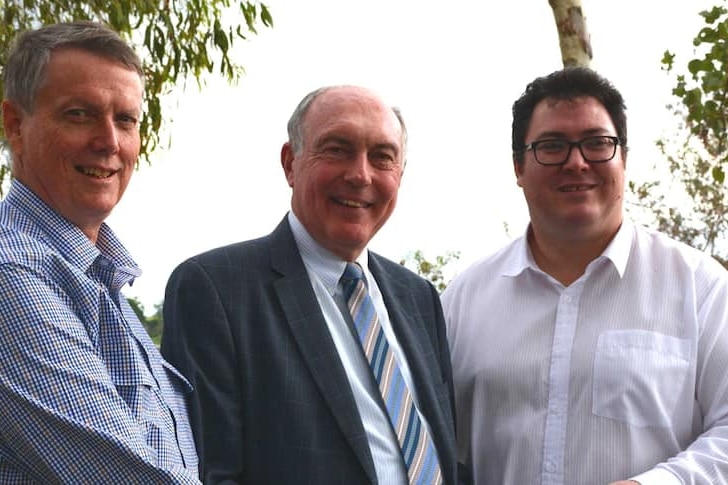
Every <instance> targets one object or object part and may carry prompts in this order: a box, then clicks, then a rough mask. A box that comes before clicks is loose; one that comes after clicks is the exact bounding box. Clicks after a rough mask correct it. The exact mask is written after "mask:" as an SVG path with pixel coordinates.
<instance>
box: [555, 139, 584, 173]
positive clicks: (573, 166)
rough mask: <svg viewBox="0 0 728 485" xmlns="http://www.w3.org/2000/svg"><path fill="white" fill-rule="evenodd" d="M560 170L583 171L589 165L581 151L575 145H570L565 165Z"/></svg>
mask: <svg viewBox="0 0 728 485" xmlns="http://www.w3.org/2000/svg"><path fill="white" fill-rule="evenodd" d="M562 168H563V169H565V170H574V171H583V170H587V169H588V168H589V163H588V162H587V161H586V160H584V155H582V154H581V149H580V148H579V147H578V146H577V145H572V146H571V151H570V152H569V156H568V157H567V158H566V163H565V164H564V165H563V166H562Z"/></svg>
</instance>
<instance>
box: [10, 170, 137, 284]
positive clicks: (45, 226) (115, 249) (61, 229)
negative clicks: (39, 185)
mask: <svg viewBox="0 0 728 485" xmlns="http://www.w3.org/2000/svg"><path fill="white" fill-rule="evenodd" d="M4 203H5V204H8V206H10V207H12V208H14V209H15V210H17V211H18V212H19V213H20V214H21V216H20V217H18V219H17V220H13V225H14V227H15V228H16V229H18V230H20V231H22V232H25V233H27V234H28V235H29V236H31V237H33V238H36V239H40V240H42V241H43V242H45V243H46V244H47V245H48V246H50V247H52V248H53V249H54V250H56V251H57V252H58V253H59V254H60V255H61V256H63V258H64V259H66V260H68V261H69V262H70V263H71V264H73V265H75V266H77V267H79V268H82V269H83V270H84V271H86V270H88V268H89V267H91V265H93V263H94V261H96V259H97V258H98V257H99V256H102V257H103V258H104V259H105V260H106V261H107V263H106V264H110V265H111V266H113V267H114V268H115V270H116V271H118V272H119V273H120V277H121V278H122V279H123V280H124V281H125V282H129V283H130V284H131V283H132V282H133V280H134V278H136V277H139V276H140V275H141V269H140V268H139V266H137V264H136V263H135V262H134V260H133V259H132V258H131V255H130V254H129V252H128V251H127V250H126V248H125V247H124V246H123V245H122V244H121V241H119V239H118V238H117V237H116V235H115V234H114V232H113V231H112V230H111V228H110V227H109V226H108V225H107V224H106V223H103V224H102V225H101V227H100V229H99V235H98V238H97V239H96V244H95V245H94V244H93V243H92V242H91V240H90V239H89V238H88V237H87V236H86V235H85V234H84V233H83V232H82V231H81V229H79V228H78V226H76V225H74V224H72V223H71V222H69V221H68V220H67V219H65V218H63V217H62V216H61V215H60V214H58V213H57V212H55V211H54V210H53V209H52V208H51V207H50V206H48V205H47V204H46V203H45V202H44V201H43V200H42V199H41V198H40V197H38V196H37V195H36V194H35V193H34V192H33V191H32V190H30V189H29V188H28V187H26V186H25V185H24V184H23V183H22V182H20V181H18V180H17V179H15V180H13V181H12V182H11V185H10V190H9V191H8V194H7V196H6V197H5V199H4Z"/></svg>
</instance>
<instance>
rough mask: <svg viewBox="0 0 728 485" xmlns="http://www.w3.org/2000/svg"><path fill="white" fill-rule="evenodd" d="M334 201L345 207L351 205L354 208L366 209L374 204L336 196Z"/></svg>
mask: <svg viewBox="0 0 728 485" xmlns="http://www.w3.org/2000/svg"><path fill="white" fill-rule="evenodd" d="M333 201H334V202H335V203H337V204H339V205H343V206H344V207H351V208H353V209H366V208H367V207H371V206H372V204H370V203H368V202H362V201H360V200H351V199H337V198H334V199H333Z"/></svg>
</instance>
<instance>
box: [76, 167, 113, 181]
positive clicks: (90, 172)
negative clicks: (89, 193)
mask: <svg viewBox="0 0 728 485" xmlns="http://www.w3.org/2000/svg"><path fill="white" fill-rule="evenodd" d="M76 171H77V172H79V173H82V174H83V175H86V176H88V177H93V178H97V179H107V178H109V177H111V176H112V175H114V174H115V173H116V171H115V170H102V169H100V168H94V167H76Z"/></svg>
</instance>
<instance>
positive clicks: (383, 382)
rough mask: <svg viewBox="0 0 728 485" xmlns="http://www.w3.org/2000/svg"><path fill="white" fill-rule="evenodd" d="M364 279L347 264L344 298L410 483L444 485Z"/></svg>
mask: <svg viewBox="0 0 728 485" xmlns="http://www.w3.org/2000/svg"><path fill="white" fill-rule="evenodd" d="M363 276H364V275H363V272H362V269H361V267H360V266H359V265H358V264H356V263H347V265H346V269H345V270H344V275H343V276H342V277H341V284H342V286H343V291H344V298H345V300H346V305H347V307H348V308H349V312H350V313H351V317H352V319H353V320H354V326H355V327H356V332H357V334H358V336H359V341H360V343H361V345H362V348H363V350H364V354H365V355H366V357H367V360H368V361H369V366H370V367H371V369H372V372H373V373H374V378H375V379H376V381H377V384H378V385H379V391H380V392H381V394H382V400H383V402H384V405H385V407H386V409H387V413H388V414H389V419H390V421H391V423H392V427H393V428H394V432H395V434H396V435H397V440H398V441H399V445H400V448H401V449H402V456H403V457H404V463H405V466H406V467H407V475H408V477H409V483H410V484H411V485H414V484H416V485H425V484H428V485H429V484H441V483H442V473H441V471H440V464H439V462H438V460H437V453H436V452H435V447H434V445H433V444H432V440H431V439H430V436H429V434H428V433H427V429H426V428H425V426H423V424H422V421H421V420H420V417H419V415H418V414H417V408H416V407H415V404H414V402H413V401H412V395H411V394H410V392H409V389H407V384H406V383H405V381H404V378H403V377H402V373H401V372H400V370H399V365H398V364H397V359H396V358H395V356H394V352H392V349H391V348H390V347H389V342H388V341H387V337H386V335H385V334H384V331H383V330H382V326H381V324H380V323H379V318H378V317H377V312H376V311H375V309H374V304H373V303H372V299H371V298H370V296H369V292H368V291H367V287H366V283H365V281H364V277H363Z"/></svg>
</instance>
